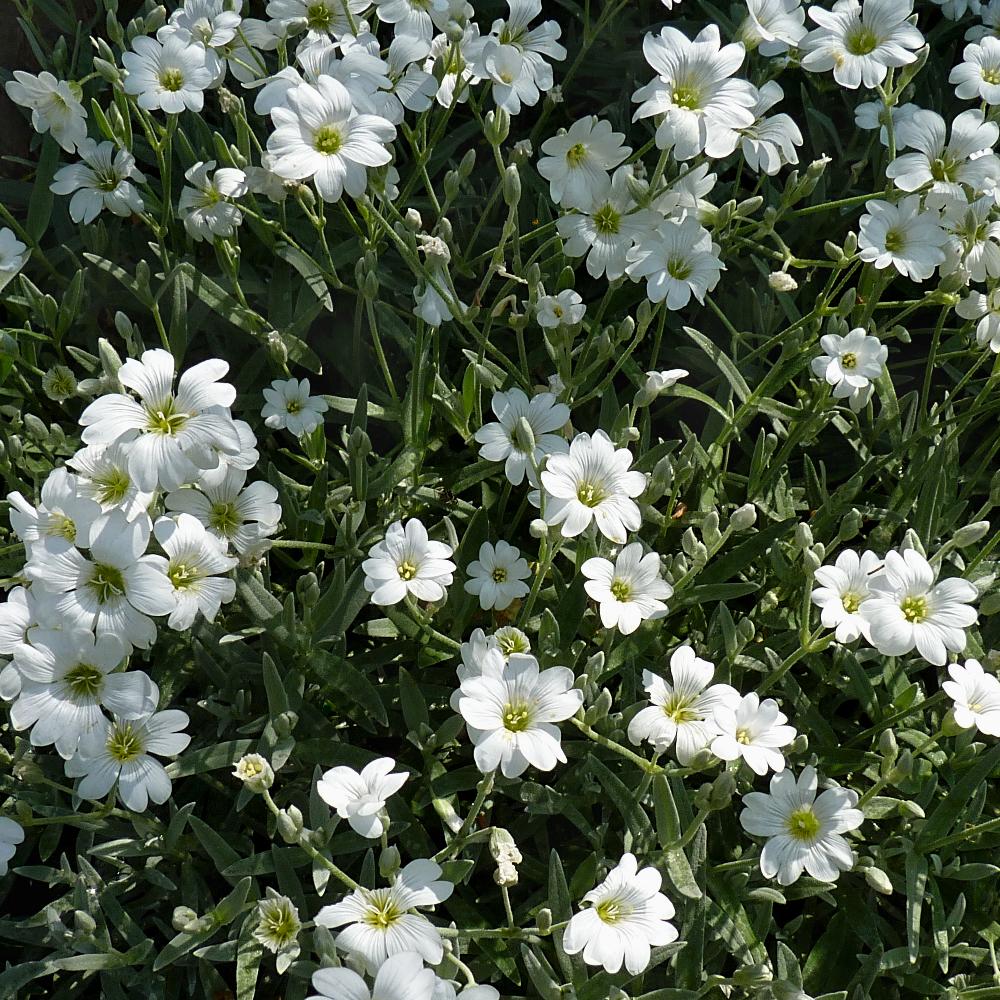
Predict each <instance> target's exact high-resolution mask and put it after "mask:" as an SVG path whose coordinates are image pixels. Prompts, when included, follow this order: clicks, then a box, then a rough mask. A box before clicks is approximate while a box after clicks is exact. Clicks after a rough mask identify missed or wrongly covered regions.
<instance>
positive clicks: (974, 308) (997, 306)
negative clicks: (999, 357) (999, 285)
mask: <svg viewBox="0 0 1000 1000" xmlns="http://www.w3.org/2000/svg"><path fill="white" fill-rule="evenodd" d="M955 312H957V313H958V315H959V316H961V317H962V319H976V320H979V322H978V323H977V324H976V343H977V344H979V346H980V347H986V346H987V345H989V348H990V350H991V351H992V352H993V353H994V354H1000V289H996V288H994V289H992V290H991V291H990V292H989V294H986V295H984V294H983V293H982V292H977V291H970V292H969V294H968V295H966V297H965V298H964V299H962V301H961V302H959V304H958V305H957V306H955Z"/></svg>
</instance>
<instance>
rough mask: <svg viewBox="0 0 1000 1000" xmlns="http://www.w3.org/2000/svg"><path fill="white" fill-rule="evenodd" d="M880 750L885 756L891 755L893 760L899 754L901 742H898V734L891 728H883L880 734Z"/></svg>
mask: <svg viewBox="0 0 1000 1000" xmlns="http://www.w3.org/2000/svg"><path fill="white" fill-rule="evenodd" d="M878 751H879V753H880V754H882V756H883V757H891V758H892V759H893V760H895V759H896V756H897V755H898V754H899V744H898V743H897V742H896V734H895V733H894V732H893V731H892V730H891V729H883V730H882V732H881V733H880V734H879V738H878Z"/></svg>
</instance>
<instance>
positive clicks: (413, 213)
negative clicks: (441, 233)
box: [403, 208, 424, 233]
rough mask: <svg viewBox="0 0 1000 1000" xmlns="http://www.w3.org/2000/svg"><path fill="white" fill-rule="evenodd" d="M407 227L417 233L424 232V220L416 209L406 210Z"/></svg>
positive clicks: (404, 217)
mask: <svg viewBox="0 0 1000 1000" xmlns="http://www.w3.org/2000/svg"><path fill="white" fill-rule="evenodd" d="M403 219H404V220H405V222H406V225H407V226H408V227H409V228H410V229H412V230H413V232H415V233H421V232H423V230H424V220H423V219H422V218H421V216H420V213H419V212H418V211H417V210H416V209H415V208H408V209H407V210H406V215H404V216H403Z"/></svg>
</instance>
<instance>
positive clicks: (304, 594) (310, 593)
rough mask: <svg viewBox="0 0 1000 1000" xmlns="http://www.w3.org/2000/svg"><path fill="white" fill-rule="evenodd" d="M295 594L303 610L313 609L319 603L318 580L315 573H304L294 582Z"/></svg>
mask: <svg viewBox="0 0 1000 1000" xmlns="http://www.w3.org/2000/svg"><path fill="white" fill-rule="evenodd" d="M295 594H296V596H297V597H298V599H299V601H300V602H301V604H302V607H304V608H314V607H316V605H317V604H318V603H319V598H320V589H319V580H318V579H317V578H316V574H315V573H306V574H305V576H300V577H299V578H298V580H296V581H295Z"/></svg>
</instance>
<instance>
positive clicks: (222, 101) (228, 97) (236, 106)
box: [218, 87, 243, 115]
mask: <svg viewBox="0 0 1000 1000" xmlns="http://www.w3.org/2000/svg"><path fill="white" fill-rule="evenodd" d="M218 96H219V110H220V111H221V112H222V113H223V114H224V115H237V114H239V113H240V110H241V109H242V107H243V102H242V101H241V100H240V99H239V98H238V97H237V96H236V95H235V94H234V93H233V92H232V91H231V90H228V89H227V88H226V87H219V90H218Z"/></svg>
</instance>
